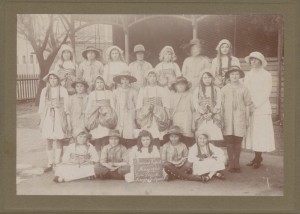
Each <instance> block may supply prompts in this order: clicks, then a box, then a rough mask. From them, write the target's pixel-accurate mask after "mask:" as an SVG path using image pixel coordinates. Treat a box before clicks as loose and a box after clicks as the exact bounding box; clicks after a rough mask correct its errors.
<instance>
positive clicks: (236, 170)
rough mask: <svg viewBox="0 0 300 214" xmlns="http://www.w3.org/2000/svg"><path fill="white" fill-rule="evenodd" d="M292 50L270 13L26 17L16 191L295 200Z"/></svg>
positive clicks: (21, 25)
mask: <svg viewBox="0 0 300 214" xmlns="http://www.w3.org/2000/svg"><path fill="white" fill-rule="evenodd" d="M283 40H284V19H283V17H282V16H280V15H270V14H268V15H267V14H266V15H264V14H261V15H250V14H249V15H207V14H206V15H201V14H185V15H184V14H168V15H167V14H145V15H141V14H138V15H137V14H126V15H125V14H109V15H103V14H18V15H17V38H16V44H17V53H16V57H17V71H16V73H17V75H16V118H17V121H16V152H17V153H16V154H17V156H16V194H17V195H90V196H108V195H113V196H117V195H120V196H127V195H131V196H132V195H136V196H158V195H159V196H284V161H283V160H284V137H283V136H284V127H283V120H284V72H285V68H284V42H283ZM287 58H288V55H287ZM13 84H14V83H13Z"/></svg>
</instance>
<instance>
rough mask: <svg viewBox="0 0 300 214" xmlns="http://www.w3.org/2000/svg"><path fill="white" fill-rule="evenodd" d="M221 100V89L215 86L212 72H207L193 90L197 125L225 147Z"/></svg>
mask: <svg viewBox="0 0 300 214" xmlns="http://www.w3.org/2000/svg"><path fill="white" fill-rule="evenodd" d="M221 101H222V99H221V90H220V89H219V88H218V87H216V86H214V84H213V76H212V74H211V73H209V72H205V73H204V74H203V75H202V77H201V80H200V85H199V87H197V88H196V89H195V90H194V92H193V105H194V108H195V110H196V112H195V115H194V120H195V127H196V130H199V129H201V130H205V131H207V132H208V134H209V136H210V138H211V139H210V140H211V141H215V142H214V143H215V144H218V145H219V146H222V147H223V146H224V145H223V143H222V141H223V134H222V117H221Z"/></svg>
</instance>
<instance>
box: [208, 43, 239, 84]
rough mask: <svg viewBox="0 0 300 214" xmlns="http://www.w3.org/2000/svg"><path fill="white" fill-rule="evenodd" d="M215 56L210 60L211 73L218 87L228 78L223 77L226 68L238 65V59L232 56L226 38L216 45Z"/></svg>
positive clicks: (225, 82) (230, 47) (229, 44)
mask: <svg viewBox="0 0 300 214" xmlns="http://www.w3.org/2000/svg"><path fill="white" fill-rule="evenodd" d="M216 50H217V52H218V53H217V57H216V58H214V59H213V60H212V63H211V73H212V75H213V76H214V78H215V81H214V84H215V85H216V86H218V87H219V88H222V87H223V86H224V85H226V84H227V83H228V82H229V80H228V79H226V78H225V74H226V72H227V70H228V69H229V68H230V67H232V66H238V67H240V62H239V59H238V58H236V57H234V56H232V45H231V43H230V41H228V40H227V39H222V40H221V41H220V42H219V44H218V46H217V47H216Z"/></svg>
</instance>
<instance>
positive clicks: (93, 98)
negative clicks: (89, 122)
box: [85, 90, 115, 140]
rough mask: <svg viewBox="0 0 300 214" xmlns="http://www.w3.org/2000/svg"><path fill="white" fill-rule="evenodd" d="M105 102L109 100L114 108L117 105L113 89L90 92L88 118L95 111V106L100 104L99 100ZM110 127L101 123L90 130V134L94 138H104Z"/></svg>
mask: <svg viewBox="0 0 300 214" xmlns="http://www.w3.org/2000/svg"><path fill="white" fill-rule="evenodd" d="M102 101H103V102H105V101H109V105H110V107H111V108H113V109H114V107H115V101H114V97H113V93H112V91H109V90H104V91H97V90H95V91H92V92H91V93H90V94H89V98H88V104H87V107H86V110H85V114H86V118H88V117H89V115H90V114H91V112H93V111H94V109H95V108H97V107H98V106H99V105H100V104H99V102H102ZM108 132H109V129H108V128H107V127H104V126H102V125H101V124H99V125H98V126H97V127H96V128H94V129H92V130H90V134H91V135H92V139H93V140H95V139H99V138H103V137H105V136H107V135H108Z"/></svg>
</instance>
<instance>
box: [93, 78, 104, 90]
mask: <svg viewBox="0 0 300 214" xmlns="http://www.w3.org/2000/svg"><path fill="white" fill-rule="evenodd" d="M95 89H96V90H103V89H104V82H103V81H102V80H101V79H96V82H95Z"/></svg>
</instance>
